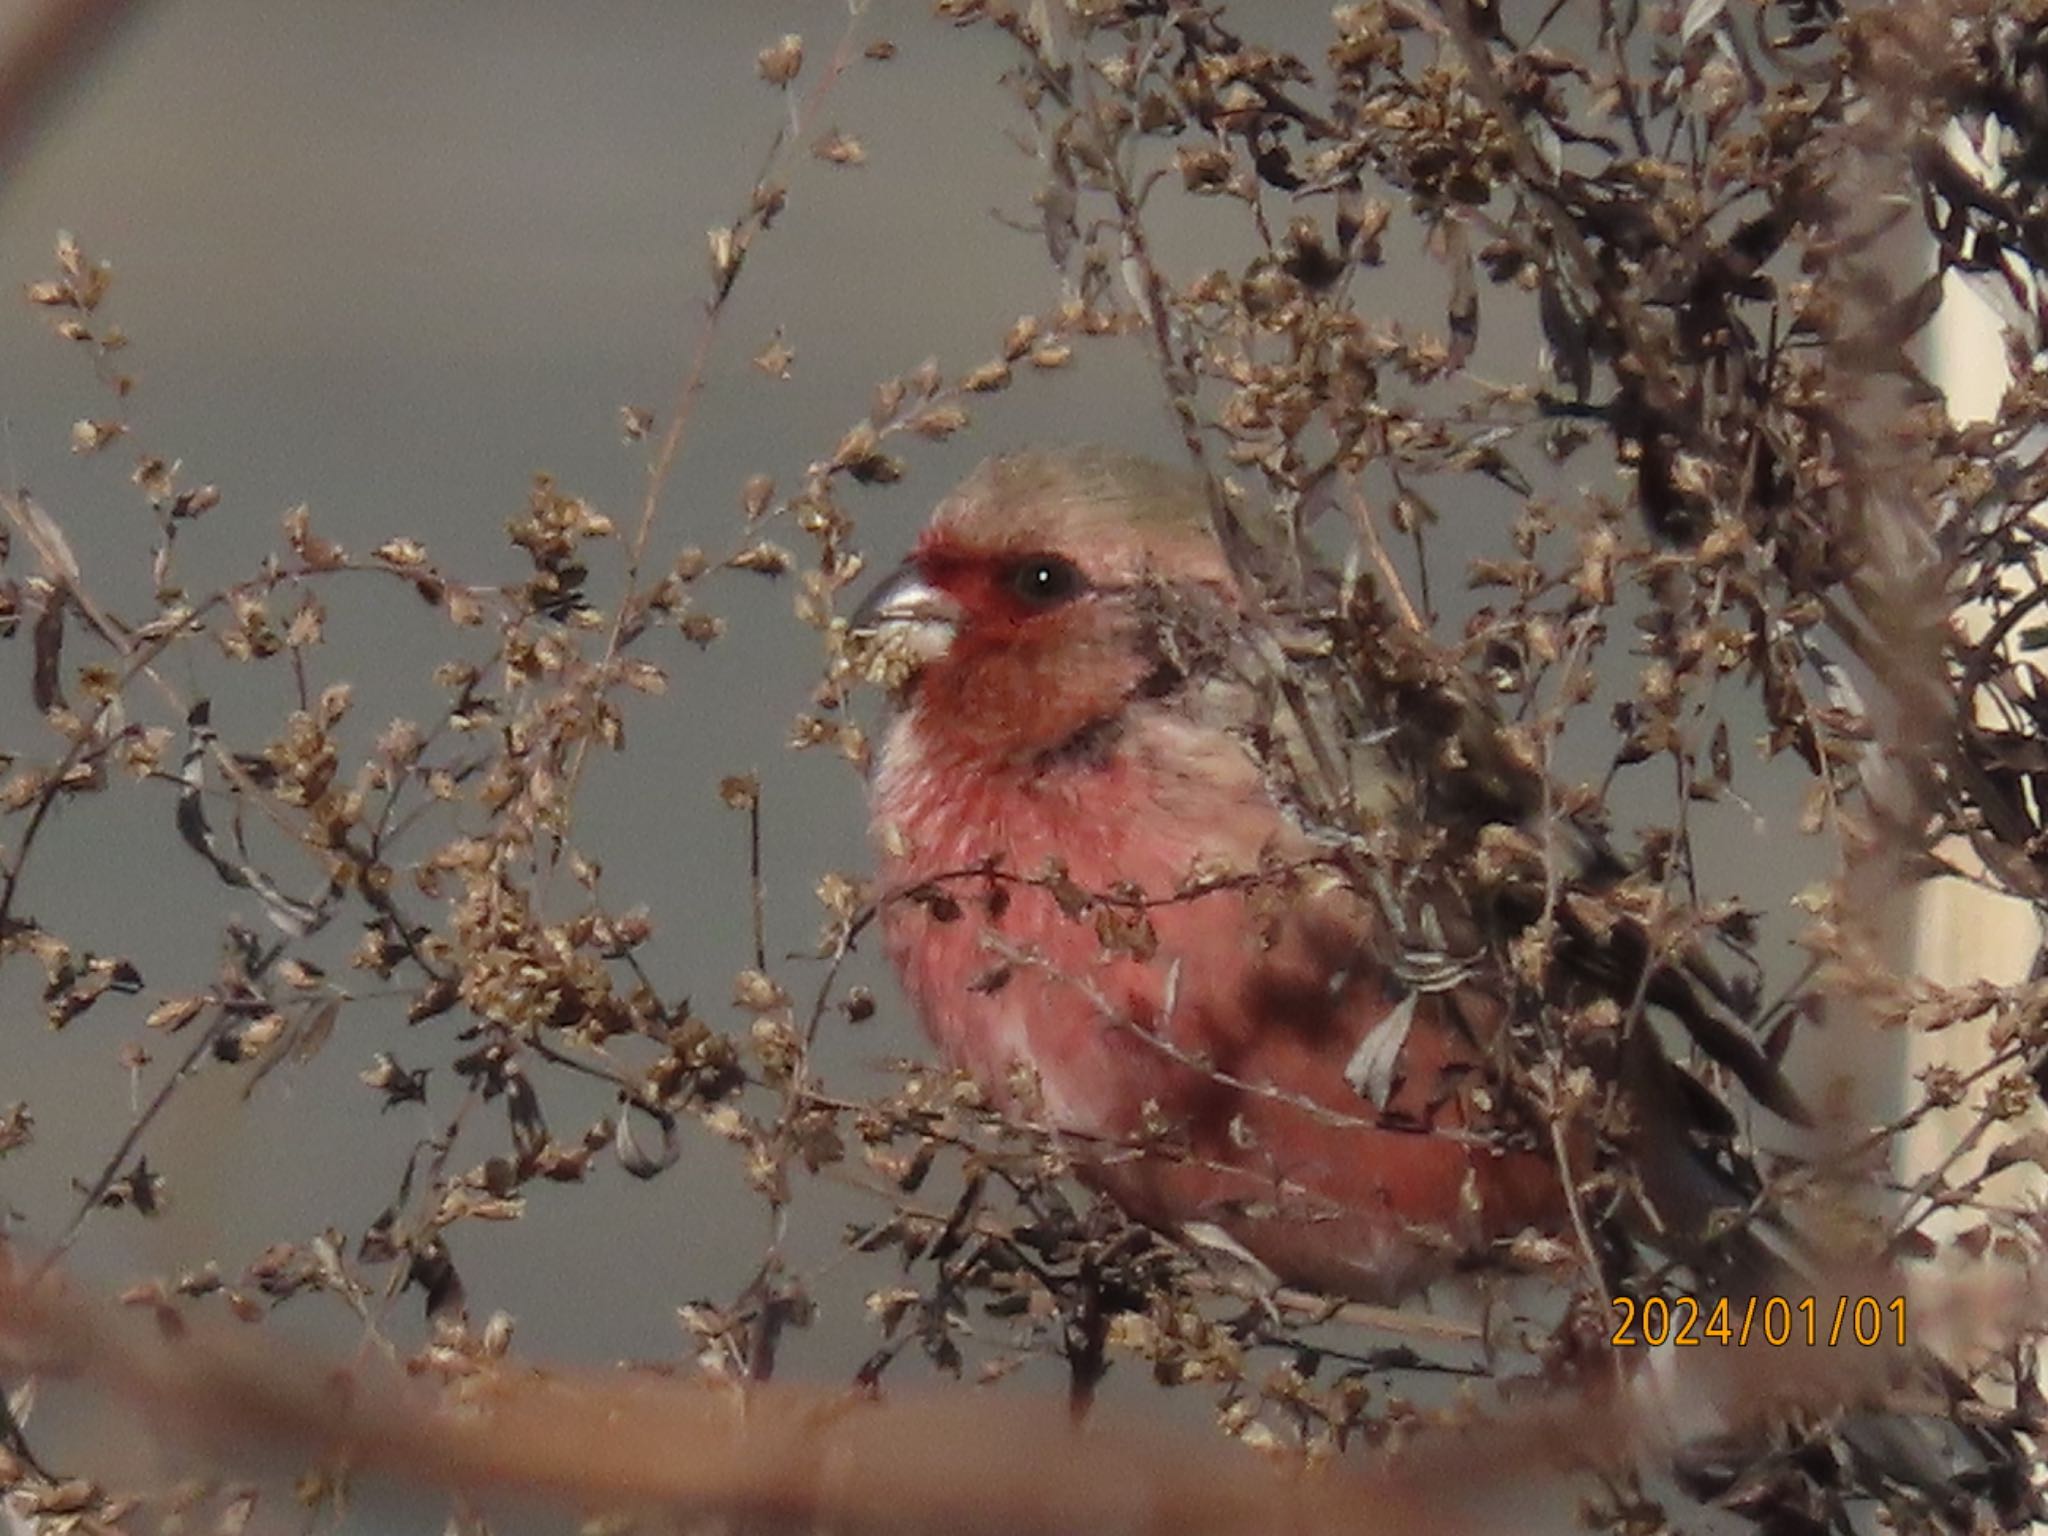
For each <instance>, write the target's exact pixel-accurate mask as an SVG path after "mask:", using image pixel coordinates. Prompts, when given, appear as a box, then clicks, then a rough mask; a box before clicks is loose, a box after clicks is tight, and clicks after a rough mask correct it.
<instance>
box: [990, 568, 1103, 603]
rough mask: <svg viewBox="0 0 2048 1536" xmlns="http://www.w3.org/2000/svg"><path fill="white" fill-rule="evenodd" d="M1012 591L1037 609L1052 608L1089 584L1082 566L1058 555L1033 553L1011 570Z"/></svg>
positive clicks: (1078, 593) (1079, 592) (1077, 593)
mask: <svg viewBox="0 0 2048 1536" xmlns="http://www.w3.org/2000/svg"><path fill="white" fill-rule="evenodd" d="M1009 582H1010V590H1011V591H1012V592H1014V593H1016V594H1017V596H1019V597H1021V598H1023V599H1024V601H1025V602H1027V603H1029V604H1030V605H1031V606H1032V607H1034V608H1052V607H1056V606H1058V605H1059V604H1061V603H1064V602H1067V601H1068V600H1069V599H1071V598H1076V597H1079V596H1080V595H1081V593H1082V591H1083V590H1084V589H1085V588H1086V587H1087V585H1088V583H1087V581H1086V580H1085V579H1084V578H1083V577H1082V575H1081V572H1080V569H1079V568H1078V567H1077V566H1075V564H1074V563H1073V562H1072V561H1071V560H1062V559H1061V558H1060V557H1059V556H1058V555H1030V556H1027V557H1026V558H1024V559H1022V560H1019V561H1018V562H1016V564H1014V565H1012V566H1011V567H1010V570H1009Z"/></svg>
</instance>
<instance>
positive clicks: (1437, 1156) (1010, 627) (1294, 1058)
mask: <svg viewBox="0 0 2048 1536" xmlns="http://www.w3.org/2000/svg"><path fill="white" fill-rule="evenodd" d="M854 629H855V630H856V631H857V632H865V633H867V634H870V635H872V636H874V637H875V642H874V643H875V644H876V646H877V650H878V652H879V655H880V656H881V658H882V665H883V666H885V667H887V668H889V669H892V670H893V672H894V674H895V675H894V677H893V679H892V680H893V681H894V682H895V683H896V684H897V699H898V703H899V705H900V708H899V709H898V711H897V713H896V714H895V717H894V718H893V719H892V721H891V722H890V725H889V727H888V730H887V733H886V737H885V739H884V741H883V744H882V747H881V750H880V754H879V758H878V761H877V766H876V771H875V776H874V782H873V789H872V797H873V816H874V828H875V833H876V837H877V840H878V842H879V844H880V847H881V853H882V870H881V874H882V881H883V886H884V890H885V892H886V893H888V894H887V896H886V898H885V903H884V908H883V915H882V922H883V928H884V932H885V934H886V940H887V947H888V951H889V955H890V958H891V960H892V961H893V962H894V964H895V967H896V969H897V971H898V973H899V974H900V976H901V977H902V979H903V983H904V986H905V988H906V989H907V991H908V993H909V995H910V999H911V1001H912V1004H913V1005H914V1007H915V1009H916V1011H917V1013H918V1015H919V1017H920V1018H921V1019H922V1021H923V1023H924V1026H925V1028H926V1029H927V1031H928V1032H929V1033H930V1034H931V1036H932V1038H933V1039H934V1040H935V1041H936V1042H937V1044H938V1045H939V1047H940V1049H941V1050H942V1051H943V1052H944V1053H945V1055H946V1057H947V1059H948V1060H949V1061H950V1062H952V1063H953V1064H954V1065H955V1066H957V1067H959V1068H962V1069H964V1070H965V1071H966V1072H968V1073H969V1074H971V1075H972V1076H973V1077H974V1078H975V1079H976V1080H977V1081H978V1082H979V1083H980V1084H981V1085H982V1086H983V1088H984V1089H986V1090H988V1091H989V1092H990V1093H991V1094H992V1095H993V1096H994V1097H995V1098H996V1099H997V1100H998V1102H1000V1103H1002V1104H1003V1105H1005V1106H1006V1107H1007V1108H1009V1109H1010V1110H1012V1111H1014V1112H1017V1113H1019V1114H1021V1115H1024V1116H1026V1117H1033V1116H1035V1117H1037V1118H1039V1119H1040V1120H1041V1121H1042V1122H1044V1123H1047V1124H1049V1125H1050V1126H1052V1127H1053V1128H1055V1129H1057V1130H1059V1131H1061V1132H1064V1133H1067V1134H1068V1135H1069V1137H1070V1138H1073V1139H1074V1141H1075V1142H1076V1143H1077V1145H1078V1148H1079V1150H1080V1153H1081V1162H1082V1165H1083V1167H1084V1170H1085V1172H1086V1173H1087V1176H1088V1177H1089V1179H1090V1181H1091V1182H1093V1183H1095V1184H1097V1185H1098V1186H1099V1187H1101V1188H1102V1189H1103V1190H1105V1191H1106V1192H1107V1193H1108V1194H1110V1195H1111V1196H1112V1197H1113V1198H1114V1199H1115V1200H1116V1201H1117V1202H1118V1203H1119V1204H1121V1205H1122V1206H1123V1207H1124V1208H1125V1209H1126V1210H1128V1211H1129V1212H1131V1213H1132V1214H1133V1215H1135V1216H1137V1217H1138V1218H1139V1219H1141V1220H1143V1221H1145V1222H1147V1223H1148V1224H1151V1225H1153V1226H1156V1227H1160V1228H1163V1229H1166V1230H1169V1231H1177V1232H1180V1233H1182V1234H1184V1235H1187V1236H1190V1237H1195V1238H1197V1239H1199V1238H1202V1237H1204V1236H1210V1237H1213V1234H1214V1232H1216V1231H1219V1230H1220V1231H1221V1232H1222V1233H1223V1234H1226V1235H1227V1236H1228V1237H1229V1238H1230V1239H1232V1240H1234V1241H1235V1242H1236V1243H1238V1244H1240V1245H1242V1247H1244V1248H1245V1249H1248V1250H1249V1251H1250V1252H1251V1253H1252V1254H1253V1255H1255V1256H1256V1257H1257V1258H1258V1259H1259V1260H1261V1261H1262V1262H1263V1263H1264V1264H1265V1265H1266V1266H1268V1267H1269V1268H1270V1269H1271V1270H1273V1271H1274V1272H1275V1273H1276V1274H1278V1275H1279V1276H1280V1277H1282V1278H1283V1279H1285V1280H1288V1281H1290V1282H1293V1283H1296V1284H1302V1285H1307V1286H1312V1287H1314V1288H1317V1289H1320V1290H1324V1291H1329V1292H1334V1293H1339V1294H1344V1295H1349V1296H1354V1297H1360V1298H1365V1299H1390V1298H1393V1297H1396V1296H1398V1295H1400V1294H1402V1293H1405V1292H1408V1291H1411V1290H1413V1289H1415V1288H1416V1287H1417V1286H1419V1285H1422V1284H1426V1283H1427V1282H1428V1281H1429V1280H1430V1279H1431V1278H1433V1277H1434V1276H1436V1275H1438V1274H1440V1273H1442V1272H1443V1271H1444V1270H1445V1269H1447V1268H1449V1267H1450V1266H1451V1265H1452V1264H1453V1263H1454V1262H1456V1261H1459V1260H1461V1259H1463V1258H1467V1257H1470V1256H1473V1255H1475V1254H1477V1253H1479V1252H1481V1251H1483V1250H1485V1249H1486V1248H1487V1247H1488V1246H1489V1245H1493V1244H1498V1243H1500V1242H1502V1241H1503V1240H1506V1239H1509V1238H1512V1237H1514V1236H1515V1235H1516V1234H1518V1233H1521V1232H1522V1231H1524V1230H1525V1229H1527V1228H1530V1227H1535V1228H1538V1229H1542V1230H1545V1231H1558V1230H1561V1229H1562V1228H1563V1227H1564V1225H1565V1213H1564V1202H1563V1198H1562V1194H1561V1191H1560V1188H1559V1183H1558V1177H1557V1173H1556V1168H1555V1162H1554V1157H1553V1154H1552V1151H1551V1149H1550V1148H1549V1146H1548V1145H1547V1143H1546V1144H1544V1145H1541V1146H1539V1145H1538V1144H1537V1143H1536V1141H1535V1140H1533V1139H1532V1138H1530V1137H1529V1136H1528V1135H1527V1134H1526V1133H1524V1134H1522V1135H1521V1136H1519V1137H1517V1136H1513V1135H1510V1134H1509V1133H1508V1132H1506V1131H1505V1130H1503V1129H1502V1128H1501V1127H1502V1125H1503V1123H1504V1122H1503V1117H1502V1116H1500V1115H1499V1114H1498V1113H1496V1112H1494V1111H1492V1109H1491V1107H1490V1098H1489V1090H1488V1081H1489V1073H1488V1072H1487V1070H1486V1065H1487V1057H1488V1053H1489V1051H1491V1050H1493V1049H1495V1048H1497V1045H1498V1042H1497V1040H1496V1039H1495V1036H1496V1035H1497V1033H1498V1020H1499V1010H1498V1008H1497V1007H1496V1006H1494V1005H1493V1004H1492V1003H1491V1001H1490V999H1488V998H1486V997H1485V996H1484V995H1481V994H1478V993H1477V992H1476V989H1473V988H1470V987H1464V986H1447V987H1442V988H1439V989H1437V990H1430V991H1418V990H1413V989H1410V988H1409V987H1407V986H1405V985H1403V984H1402V983H1400V982H1398V981H1396V980H1395V979H1394V975H1393V971H1392V968H1391V966H1390V964H1389V959H1388V957H1389V955H1390V954H1391V952H1392V950H1393V947H1394V946H1393V945H1392V941H1391V936H1390V935H1389V934H1388V933H1387V932H1386V927H1387V924H1386V921H1385V919H1384V918H1382V917H1381V916H1380V915H1379V914H1378V913H1377V911H1376V910H1375V909H1374V908H1373V906H1372V905H1370V904H1369V903H1368V902H1366V901H1365V900H1363V899H1361V898H1360V897H1359V896H1358V895H1356V894H1355V893H1353V892H1352V891H1351V890H1349V889H1347V888H1346V887H1345V886H1344V885H1342V884H1341V883H1339V882H1338V881H1337V880H1336V879H1335V878H1334V877H1333V876H1332V874H1331V873H1330V871H1329V869H1328V867H1327V860H1326V859H1325V858H1322V857H1319V855H1325V854H1327V852H1328V850H1327V848H1326V847H1319V846H1318V844H1317V843H1316V842H1315V841H1314V840H1313V839H1312V838H1311V836H1310V835H1309V833H1308V832H1306V831H1305V830H1304V829H1303V827H1302V826H1301V825H1299V824H1298V822H1297V821H1296V819H1295V818H1293V817H1292V816H1291V815H1290V814H1289V813H1288V812H1287V811H1286V810H1284V809H1283V806H1282V800H1281V797H1280V796H1279V794H1277V793H1276V792H1275V790H1274V789H1273V788H1272V787H1271V786H1270V785H1269V782H1268V776H1267V773H1266V772H1265V770H1264V769H1262V766H1261V761H1260V758H1259V756H1258V754H1257V753H1256V752H1255V750H1254V748H1253V746H1252V745H1251V743H1250V741H1249V740H1248V735H1249V721H1248V699H1247V693H1248V690H1247V689H1246V688H1245V687H1244V686H1243V685H1242V684H1241V683H1239V682H1236V681H1234V680H1233V679H1231V678H1230V677H1228V676H1227V675H1225V671H1226V669H1222V668H1219V667H1218V666H1216V665H1215V664H1214V663H1215V660H1216V658H1218V657H1219V656H1221V655H1222V654H1224V653H1226V652H1227V651H1228V649H1229V647H1230V644H1231V641H1232V637H1234V636H1241V635H1242V632H1243V629H1244V612H1243V606H1242V595H1241V593H1240V591H1239V588H1238V585H1237V582H1236V580H1235V578H1234V577H1233V576H1232V574H1231V571H1230V568H1229V566H1228V564H1227V563H1226V561H1225V559H1224V557H1223V553H1222V550H1221V549H1220V547H1219V546H1218V544H1217V542H1216V540H1215V538H1214V536H1213V534H1212V532H1211V528H1210V522H1209V516H1208V508H1207V502H1206V499H1205V496H1204V493H1203V490H1202V486H1201V483H1200V482H1199V481H1198V480H1195V479H1193V478H1192V477H1190V476H1187V475H1184V474H1180V473H1176V472H1174V471H1172V470H1169V469H1166V468H1164V467H1162V466H1159V465H1156V464H1152V463H1148V462H1146V461H1143V460H1139V459H1135V458H1130V457H1125V456H1122V455H1118V454H1115V453H1112V452H1109V451H1106V450H1100V449H1081V450H1077V451H1069V452H1059V453H1044V452H1034V453H1022V454H1016V455H1011V456H1008V457H1003V458H997V459H994V460H991V461H990V462H988V463H986V464H984V465H983V466H982V467H981V468H980V469H979V470H977V471H976V472H975V473H974V474H973V475H972V476H971V477H970V478H969V479H968V480H967V481H966V482H965V483H964V484H963V485H961V486H960V487H959V488H958V489H957V490H956V491H954V493H953V494H952V495H951V496H949V497H948V498H947V499H946V500H945V501H944V502H943V503H942V504H941V505H940V507H939V508H938V511H937V513H936V514H935V516H934V517H933V519H932V523H931V526H930V527H929V529H928V530H927V531H926V532H925V534H924V536H923V537H922V539H921V540H920V541H919V543H918V545H917V547H916V550H915V552H914V553H913V554H912V556H911V558H910V560H909V562H908V563H907V564H906V565H905V566H904V568H903V569H902V570H901V571H900V572H898V573H897V574H896V575H895V576H894V577H892V578H890V579H889V580H888V581H887V582H885V583H884V584H883V585H882V586H881V587H880V588H879V589H878V590H877V591H876V592H875V593H874V594H873V595H872V597H871V598H870V599H869V601H868V602H867V604H866V605H865V606H864V608H863V610H862V612H861V614H860V615H859V616H857V617H856V619H855V620H854ZM1384 788H1385V787H1384V786H1379V787H1378V791H1376V789H1375V786H1372V785H1367V786H1366V791H1367V793H1368V795H1370V794H1373V793H1376V792H1379V791H1383V790H1384Z"/></svg>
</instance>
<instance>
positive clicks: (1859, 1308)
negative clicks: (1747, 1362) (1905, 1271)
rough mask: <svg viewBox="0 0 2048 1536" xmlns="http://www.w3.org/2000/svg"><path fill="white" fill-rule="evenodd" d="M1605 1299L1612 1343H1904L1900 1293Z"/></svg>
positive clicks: (1903, 1303) (1777, 1345) (1653, 1346)
mask: <svg viewBox="0 0 2048 1536" xmlns="http://www.w3.org/2000/svg"><path fill="white" fill-rule="evenodd" d="M1609 1305H1610V1306H1612V1308H1613V1309H1614V1316H1615V1323H1614V1329H1613V1331H1612V1332H1611V1333H1610V1334H1609V1335H1608V1340H1607V1341H1608V1343H1609V1344H1611V1345H1612V1346H1613V1347H1614V1348H1616V1349H1629V1348H1648V1349H1662V1348H1663V1347H1664V1346H1665V1345H1667V1344H1671V1345H1678V1346H1681V1347H1683V1346H1696V1345H1703V1344H1735V1345H1746V1344H1749V1343H1752V1342H1756V1343H1761V1344H1765V1345H1768V1346H1770V1347H1771V1348H1773V1349H1782V1348H1785V1347H1786V1346H1789V1345H1793V1344H1803V1345H1807V1346H1810V1347H1819V1346H1821V1345H1826V1346H1827V1347H1828V1348H1829V1349H1835V1348H1838V1347H1840V1346H1842V1345H1845V1344H1848V1345H1855V1346H1858V1347H1861V1348H1863V1349H1875V1348H1876V1347H1877V1346H1879V1345H1881V1344H1895V1345H1898V1346H1899V1347H1900V1348H1904V1347H1905V1343H1906V1298H1905V1297H1903V1296H1891V1297H1877V1296H1835V1297H1831V1298H1827V1299H1822V1298H1818V1297H1813V1296H1796V1297H1795V1296H1748V1297H1741V1298H1730V1297H1726V1296H1722V1297H1718V1298H1716V1299H1714V1300H1710V1301H1701V1300H1700V1299H1699V1298H1697V1297H1694V1296H1674V1297H1670V1298H1666V1297H1663V1296H1646V1297H1643V1298H1642V1299H1641V1300H1638V1299H1637V1298H1635V1297H1633V1296H1616V1297H1613V1298H1611V1299H1610V1302H1609Z"/></svg>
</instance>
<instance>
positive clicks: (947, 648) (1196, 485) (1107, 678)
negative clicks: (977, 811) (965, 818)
mask: <svg viewBox="0 0 2048 1536" xmlns="http://www.w3.org/2000/svg"><path fill="white" fill-rule="evenodd" d="M1197 595H1199V596H1200V597H1201V598H1202V599H1205V601H1201V602H1200V603H1199V604H1198V606H1199V607H1201V608H1205V609H1209V610H1215V611H1229V610H1234V609H1235V607H1236V604H1237V587H1236V583H1235V582H1234V580H1233V579H1232V577H1231V574H1230V569H1229V566H1228V564H1227V563H1226V562H1225V560H1224V557H1223V552H1222V550H1221V548H1220V547H1219V546H1218V545H1217V542H1216V539H1215V537H1214V535H1213V533H1212V532H1211V530H1210V524H1209V515H1208V504H1207V500H1206V498H1205V496H1204V494H1203V490H1202V485H1201V482H1200V481H1199V480H1198V479H1196V478H1194V477H1193V476H1191V475H1188V474H1184V473H1181V472H1178V471H1175V470H1171V469H1168V468H1166V467H1165V466H1163V465H1160V464H1156V463H1153V462H1151V461H1149V460H1145V459H1140V458H1135V457H1131V456H1129V455H1125V454H1119V453H1115V452H1112V451H1110V450H1107V449H1101V448H1079V449H1070V450H1063V451H1056V452H1044V451H1032V452H1023V453H1015V454H1007V455H1004V456H1001V457H998V458H993V459H990V460H988V461H987V462H986V463H984V464H983V465H982V466H981V467H980V468H979V469H977V470H975V471H974V473H973V474H971V475H969V476H968V478H967V479H966V480H965V481H964V482H962V484H961V485H960V486H959V487H958V488H956V489H955V490H954V491H953V492H952V493H951V494H950V495H949V496H947V497H946V499H945V500H944V501H942V502H941V503H940V504H939V506H938V509H937V511H936V512H934V514H933V516H932V520H931V524H930V526H929V527H928V528H926V530H925V532H924V535H923V537H921V538H920V539H919V540H918V543H917V547H916V549H915V550H914V551H913V552H912V554H911V556H910V559H909V560H908V561H906V562H905V563H904V565H903V566H902V567H901V568H900V569H899V570H898V571H896V572H895V573H894V574H893V575H891V576H890V577H888V578H887V579H886V580H884V581H883V582H882V583H881V585H880V586H878V587H877V588H876V589H875V590H874V592H873V593H871V594H870V595H869V597H868V599H867V601H866V602H865V603H863V604H862V605H861V608H860V610H859V612H858V613H856V614H855V615H854V618H853V620H852V623H851V630H852V632H853V633H854V634H855V635H856V636H857V637H858V638H859V640H860V641H861V642H862V643H863V644H864V645H865V646H866V647H867V649H868V654H869V655H870V656H871V657H872V658H874V666H873V667H872V668H871V671H873V672H874V673H876V674H877V675H879V676H880V677H881V678H882V679H883V680H884V681H886V682H887V683H888V684H889V685H890V687H891V690H892V692H893V693H894V694H895V696H896V699H897V702H898V704H899V705H900V706H901V707H902V708H904V709H905V710H907V711H908V712H909V714H910V716H911V719H912V721H913V724H914V725H915V727H916V729H917V730H918V731H919V732H920V734H921V735H922V736H923V737H924V739H925V743H926V745H927V746H931V747H939V748H943V749H948V750H950V751H951V752H953V753H954V754H956V755H958V756H960V757H962V758H964V759H969V760H973V761H976V762H980V763H983V764H986V765H988V766H998V765H1005V764H1010V765H1014V764H1028V763H1031V762H1035V761H1038V760H1042V759H1044V758H1046V757H1048V756H1050V755H1055V754H1058V753H1060V752H1061V751H1063V750H1064V749H1067V748H1068V747H1070V746H1078V745H1080V744H1082V743H1085V742H1087V741H1088V740H1090V739H1091V738H1092V737H1094V736H1096V735H1098V734H1100V733H1101V732H1102V731H1103V730H1104V729H1113V728H1114V726H1115V724H1116V723H1117V721H1118V720H1119V719H1120V718H1121V716H1122V713H1123V711H1124V709H1125V707H1126V706H1127V705H1128V704H1129V703H1130V702H1131V701H1132V699H1133V698H1135V697H1137V696H1140V695H1141V694H1143V693H1145V692H1147V691H1149V690H1151V689H1153V688H1155V687H1157V686H1159V685H1160V674H1161V668H1162V666H1166V665H1169V664H1170V663H1171V660H1172V658H1170V657H1167V656H1164V655H1162V651H1161V640H1162V622H1163V620H1164V619H1165V617H1166V616H1167V615H1169V614H1171V613H1172V612H1173V611H1174V610H1176V609H1185V608H1186V607H1187V602H1186V601H1185V600H1186V599H1189V598H1193V597H1196V596H1197Z"/></svg>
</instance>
